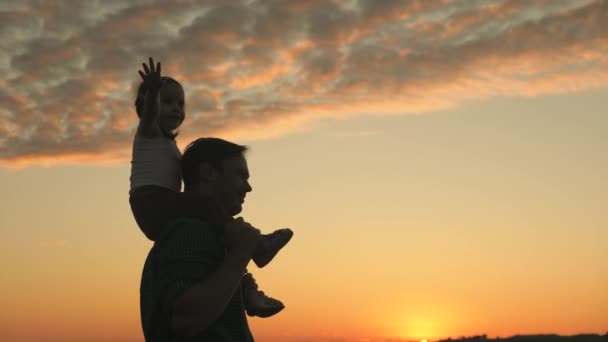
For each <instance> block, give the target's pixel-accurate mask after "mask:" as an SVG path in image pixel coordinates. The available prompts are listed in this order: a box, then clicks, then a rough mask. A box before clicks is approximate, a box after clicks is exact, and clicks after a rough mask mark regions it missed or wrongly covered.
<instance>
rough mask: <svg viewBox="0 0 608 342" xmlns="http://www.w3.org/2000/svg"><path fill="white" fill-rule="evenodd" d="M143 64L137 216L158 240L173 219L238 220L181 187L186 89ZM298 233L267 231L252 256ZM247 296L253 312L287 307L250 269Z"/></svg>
mask: <svg viewBox="0 0 608 342" xmlns="http://www.w3.org/2000/svg"><path fill="white" fill-rule="evenodd" d="M149 63H150V65H149V66H148V65H146V64H145V63H142V66H143V71H141V70H139V74H140V76H141V78H142V83H141V84H140V86H139V89H138V92H137V98H136V100H135V110H136V112H137V116H138V117H139V119H140V120H139V125H138V127H137V132H136V133H135V137H134V140H133V156H132V161H131V178H130V180H131V189H130V191H129V203H130V205H131V211H132V212H133V216H134V218H135V221H136V222H137V224H138V226H139V228H140V229H141V231H142V232H143V233H144V234H145V235H146V237H147V238H148V239H150V240H152V241H158V240H160V239H162V238H163V236H164V235H165V234H166V233H167V230H168V223H169V221H171V220H173V219H176V218H178V217H198V218H201V219H203V220H208V221H212V222H214V223H217V224H219V225H220V226H222V227H224V226H225V224H226V223H228V222H229V221H230V220H233V218H232V217H226V215H223V213H222V210H221V209H220V208H219V207H217V206H216V205H214V204H213V203H212V202H210V201H209V200H206V199H204V198H199V197H197V195H195V194H190V193H187V192H181V183H182V181H181V171H180V159H181V152H180V151H179V148H178V147H177V145H176V143H175V137H176V136H177V131H176V130H177V128H178V127H179V126H180V125H181V124H182V122H183V121H184V118H185V102H184V89H183V88H182V86H181V84H180V83H179V82H177V81H176V80H175V79H173V78H171V77H166V76H161V64H160V62H158V63H157V64H156V66H155V65H154V60H153V59H152V58H150V60H149ZM292 236H293V232H292V231H291V230H290V229H287V228H286V229H279V230H276V231H274V232H273V233H271V234H265V235H262V238H261V239H260V243H259V244H258V247H257V249H256V252H255V253H254V256H253V258H252V260H253V261H254V262H255V264H256V265H257V266H258V267H264V266H265V265H266V264H268V263H269V262H270V261H271V260H272V258H273V257H274V256H275V255H276V254H277V253H278V251H279V250H280V249H281V248H283V247H284V246H285V245H286V244H287V242H289V240H290V239H291V237H292ZM242 286H243V297H244V298H243V299H244V303H245V310H246V312H247V314H248V315H250V316H259V317H269V316H272V315H274V314H276V313H278V312H279V311H281V310H282V309H283V308H284V305H283V303H281V302H280V301H279V300H276V299H274V298H271V297H269V296H266V295H265V294H264V292H262V291H259V290H258V286H257V284H256V282H255V279H254V278H253V277H252V275H251V274H250V273H247V274H245V275H244V277H243V281H242Z"/></svg>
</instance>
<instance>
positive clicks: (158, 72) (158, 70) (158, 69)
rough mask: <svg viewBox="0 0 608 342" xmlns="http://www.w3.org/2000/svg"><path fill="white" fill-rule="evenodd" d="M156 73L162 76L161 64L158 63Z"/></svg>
mask: <svg viewBox="0 0 608 342" xmlns="http://www.w3.org/2000/svg"><path fill="white" fill-rule="evenodd" d="M156 73H157V74H159V75H160V62H157V63H156Z"/></svg>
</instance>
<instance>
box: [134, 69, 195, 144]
mask: <svg viewBox="0 0 608 342" xmlns="http://www.w3.org/2000/svg"><path fill="white" fill-rule="evenodd" d="M162 79H163V81H165V84H166V83H170V82H172V83H175V84H177V85H178V86H180V87H181V88H182V89H183V88H184V87H182V85H181V83H179V82H177V81H176V80H175V79H174V78H172V77H168V76H163V77H162ZM147 91H148V88H146V86H145V84H144V82H143V81H142V82H141V83H140V84H139V88H137V97H136V98H135V112H136V113H137V117H138V118H140V119H141V116H142V114H143V111H144V99H145V97H146V92H147ZM162 132H163V134H164V135H165V136H166V137H167V138H169V139H171V140H175V137H177V135H178V132H175V133H172V132H165V131H164V130H162Z"/></svg>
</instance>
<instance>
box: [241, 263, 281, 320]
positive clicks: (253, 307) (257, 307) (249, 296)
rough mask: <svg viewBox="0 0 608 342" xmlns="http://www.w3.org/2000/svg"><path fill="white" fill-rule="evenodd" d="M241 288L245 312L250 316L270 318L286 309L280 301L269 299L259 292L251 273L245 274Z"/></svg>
mask: <svg viewBox="0 0 608 342" xmlns="http://www.w3.org/2000/svg"><path fill="white" fill-rule="evenodd" d="M241 287H242V289H243V300H244V304H245V311H246V312H247V315H249V316H258V317H270V316H273V315H276V314H277V313H279V312H280V311H281V310H283V309H284V308H285V305H283V303H281V301H280V300H277V299H274V298H272V297H268V296H267V295H266V294H264V292H263V291H260V290H258V284H257V283H256V281H255V279H254V278H253V275H252V274H251V273H245V275H244V276H243V279H242V281H241Z"/></svg>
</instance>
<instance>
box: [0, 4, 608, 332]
mask: <svg viewBox="0 0 608 342" xmlns="http://www.w3.org/2000/svg"><path fill="white" fill-rule="evenodd" d="M606 22H608V1H605V0H584V1H583V0H569V1H560V0H529V1H517V0H512V1H507V0H486V1H477V0H466V1H464V0H462V1H447V0H424V1H392V0H382V1H378V0H374V1H372V0H357V1H349V0H345V1H329V0H326V1H317V0H310V1H251V0H247V1H211V0H210V1H187V0H183V1H172V2H170V1H130V2H127V1H111V0H105V1H92V0H91V1H89V0H85V1H76V0H74V1H53V2H50V1H11V0H9V1H4V2H2V3H1V4H0V47H1V49H0V73H2V75H3V76H2V78H0V189H2V190H3V192H4V194H5V195H4V197H3V200H2V202H1V203H2V205H0V267H1V268H2V269H3V270H4V271H3V272H0V340H10V341H14V342H29V341H44V342H46V341H49V342H50V341H53V342H68V341H70V342H71V341H92V342H97V341H119V342H127V341H128V342H132V341H143V336H142V332H141V325H140V321H139V281H140V277H141V271H142V267H143V263H144V260H145V258H146V256H147V253H148V251H149V249H150V247H151V246H152V243H151V242H150V241H148V240H147V239H146V238H145V237H144V236H143V234H142V233H141V232H140V231H139V229H138V228H137V226H136V224H135V221H134V220H133V218H132V215H131V212H130V209H129V206H128V190H129V173H130V158H131V143H132V139H133V135H134V130H135V127H136V125H137V116H136V114H135V111H134V107H133V101H134V99H135V89H136V87H137V85H138V82H139V80H140V79H139V75H138V74H137V70H138V68H140V66H141V63H142V62H145V61H146V60H147V58H148V57H149V56H152V57H154V58H155V59H157V60H160V61H161V62H162V63H163V67H162V70H163V73H164V74H165V75H169V76H172V77H174V78H176V79H177V80H179V81H180V82H181V83H182V84H183V86H184V88H185V92H186V106H187V114H186V115H187V117H186V121H185V122H184V124H183V126H182V127H181V128H180V135H179V136H178V138H177V141H178V145H179V146H180V147H181V148H183V147H184V146H185V145H187V144H188V143H189V142H190V141H192V140H194V139H195V138H198V137H201V136H217V137H222V138H225V139H229V140H232V141H235V142H238V143H242V144H246V145H248V146H249V147H250V148H251V150H250V151H249V152H248V154H247V158H248V163H249V169H250V173H251V183H252V186H253V192H252V193H250V194H249V195H248V197H247V201H246V203H245V210H244V211H243V213H242V216H243V217H244V218H245V219H246V220H248V221H249V222H251V223H252V224H253V225H255V226H256V227H258V228H260V229H261V230H262V231H264V232H270V231H272V230H274V229H277V228H282V227H290V228H292V229H293V230H294V232H295V235H294V238H293V240H292V241H291V242H290V243H289V245H288V246H286V247H285V249H284V250H283V251H281V253H280V254H279V256H278V257H277V258H276V259H275V260H273V262H272V263H271V264H270V265H268V266H267V267H265V268H263V269H257V268H255V266H254V265H253V264H252V265H251V269H252V271H253V274H254V276H255V278H256V279H257V282H258V284H260V287H261V289H262V290H264V291H265V293H267V294H269V295H271V296H273V297H275V298H278V299H281V300H282V301H283V302H284V303H285V305H286V309H285V310H284V311H283V312H281V313H280V314H278V315H276V316H274V317H272V318H266V319H260V318H253V319H250V320H249V323H250V326H251V329H252V331H253V334H254V336H255V337H256V340H257V341H262V342H264V341H270V342H275V341H288V342H289V341H302V342H303V341H328V342H330V341H331V342H334V341H336V342H337V341H344V342H346V341H349V342H350V341H410V340H421V339H429V340H433V339H439V338H445V337H450V336H451V337H459V336H467V335H478V334H487V335H488V336H493V337H494V336H503V337H505V336H512V335H516V334H537V333H557V334H564V335H570V334H577V333H598V334H600V333H601V334H603V333H606V332H608V291H606V289H607V288H608V249H606V248H605V246H606V241H608V229H607V228H608V218H607V217H606V215H605V209H606V207H607V206H608V180H607V178H606V175H607V174H608V154H607V153H606V151H607V150H608V139H606V132H607V130H608V116H607V115H606V113H607V110H608V103H607V101H606V95H607V94H608V25H606V24H605V23H606Z"/></svg>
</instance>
